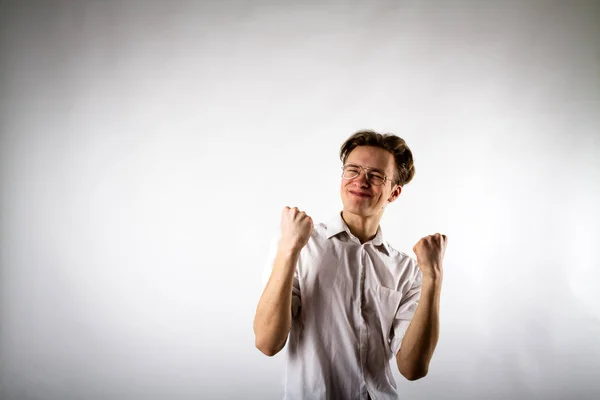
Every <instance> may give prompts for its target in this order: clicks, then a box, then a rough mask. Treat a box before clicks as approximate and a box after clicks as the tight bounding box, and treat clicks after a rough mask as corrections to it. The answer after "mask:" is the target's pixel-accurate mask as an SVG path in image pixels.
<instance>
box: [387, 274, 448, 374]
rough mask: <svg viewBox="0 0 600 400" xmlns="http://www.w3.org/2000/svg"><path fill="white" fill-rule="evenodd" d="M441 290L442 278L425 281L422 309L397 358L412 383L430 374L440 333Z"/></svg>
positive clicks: (420, 303) (410, 326) (400, 368)
mask: <svg viewBox="0 0 600 400" xmlns="http://www.w3.org/2000/svg"><path fill="white" fill-rule="evenodd" d="M441 287H442V277H441V276H437V277H423V285H422V288H421V297H420V299H419V305H418V306H417V310H416V311H415V315H414V317H413V319H412V321H411V323H410V325H409V327H408V329H407V330H406V334H405V335H404V338H403V339H402V346H401V348H400V351H399V352H398V355H397V356H396V362H397V365H398V369H399V370H400V373H402V375H404V376H405V377H406V378H407V379H409V380H415V379H419V378H422V377H424V376H425V375H427V372H428V370H429V362H430V361H431V358H432V356H433V352H434V350H435V347H436V345H437V341H438V337H439V331H440V318H439V315H440V294H441Z"/></svg>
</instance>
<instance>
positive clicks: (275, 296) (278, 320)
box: [254, 246, 300, 357]
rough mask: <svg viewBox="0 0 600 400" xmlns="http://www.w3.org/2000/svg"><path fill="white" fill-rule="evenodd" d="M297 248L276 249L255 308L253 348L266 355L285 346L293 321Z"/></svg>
mask: <svg viewBox="0 0 600 400" xmlns="http://www.w3.org/2000/svg"><path fill="white" fill-rule="evenodd" d="M299 254H300V252H299V251H294V250H285V249H282V248H281V246H280V247H279V248H278V250H277V255H276V256H275V262H274V263H273V270H272V272H271V276H270V278H269V281H268V282H267V285H266V286H265V289H264V291H263V293H262V296H261V297H260V300H259V302H258V307H257V308H256V316H255V317H254V335H255V338H256V348H257V349H259V350H260V351H261V352H263V353H264V354H266V355H267V356H269V357H272V356H274V355H275V354H277V353H279V351H280V350H281V349H282V348H283V346H285V342H286V341H287V336H288V333H289V332H290V328H291V325H292V284H293V281H294V271H295V269H296V262H297V261H298V256H299Z"/></svg>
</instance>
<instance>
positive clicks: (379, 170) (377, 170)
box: [346, 163, 385, 175]
mask: <svg viewBox="0 0 600 400" xmlns="http://www.w3.org/2000/svg"><path fill="white" fill-rule="evenodd" d="M346 165H353V166H355V167H360V166H361V165H358V164H355V163H347V164H346ZM363 168H365V167H363ZM366 168H369V169H370V170H371V171H375V172H379V173H380V174H382V175H385V171H383V170H381V169H379V168H371V167H366Z"/></svg>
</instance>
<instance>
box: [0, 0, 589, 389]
mask: <svg viewBox="0 0 600 400" xmlns="http://www.w3.org/2000/svg"><path fill="white" fill-rule="evenodd" d="M599 3H600V2H598V1H587V2H586V1H567V0H565V1H431V2H426V1H419V2H417V1H395V2H392V1H389V2H355V3H351V2H342V1H336V2H319V3H317V2H314V3H312V2H303V3H300V2H275V1H270V2H260V1H254V2H251V1H246V2H244V1H237V2H231V1H221V2H216V1H215V2H199V1H197V2H192V1H188V2H184V1H172V2H168V1H166V0H165V1H160V2H159V1H109V0H107V1H87V2H83V1H80V2H76V1H39V2H31V1H0V40H1V42H0V46H1V47H0V50H1V52H0V57H1V59H0V129H1V137H0V163H1V164H0V166H1V170H0V172H1V181H0V182H1V187H0V201H1V203H0V205H1V208H0V211H1V214H0V218H1V219H0V229H1V231H0V234H1V237H0V238H1V242H0V261H1V269H0V398H1V399H2V400H29V399H32V400H33V399H44V400H69V399H115V400H116V399H119V400H121V399H123V400H125V399H127V400H130V399H140V400H142V399H143V400H151V399H232V398H238V399H251V398H257V399H258V398H260V399H275V398H278V397H279V396H280V394H281V382H282V378H283V367H284V365H285V364H284V355H283V353H280V354H279V355H277V356H276V357H274V358H268V357H265V356H263V355H261V354H260V353H259V352H258V350H256V349H255V348H254V336H253V333H252V320H253V316H254V310H255V307H256V303H257V301H258V296H259V295H260V292H261V290H262V288H261V273H262V269H263V267H264V263H265V260H266V253H267V247H268V243H269V240H270V238H271V237H272V236H273V235H274V234H275V233H276V231H277V229H278V222H279V214H280V210H281V209H282V208H283V206H285V205H291V206H294V205H295V206H299V207H300V208H302V209H304V210H306V211H307V212H308V213H309V214H310V215H312V216H313V217H314V218H315V220H317V221H322V220H327V219H329V218H331V216H332V215H333V214H334V213H335V212H337V211H338V210H339V209H340V208H341V201H340V199H339V189H338V185H339V179H340V178H339V172H340V170H339V167H340V163H339V160H338V158H337V151H338V148H339V146H340V144H341V143H342V142H343V140H344V139H345V138H346V137H347V136H349V135H350V134H351V133H352V132H353V131H355V130H357V129H360V128H373V129H377V130H382V131H390V132H394V133H396V134H398V135H400V136H402V137H404V138H405V139H406V140H407V142H408V144H409V146H411V148H412V150H413V152H414V154H415V161H416V170H417V174H416V176H415V180H414V181H413V182H412V183H411V184H410V185H408V186H406V188H405V190H404V192H403V195H402V196H401V197H400V199H399V200H398V201H397V202H396V203H395V204H393V205H392V206H390V207H389V209H388V211H387V212H386V215H385V216H384V219H383V221H382V226H383V229H384V231H385V233H386V236H387V239H388V240H389V241H390V242H391V243H392V244H393V245H394V246H395V247H397V248H398V249H401V250H404V251H406V252H409V253H410V254H412V252H411V249H412V246H413V245H414V243H415V242H416V241H417V240H418V239H419V238H420V237H422V236H424V235H427V234H431V233H435V232H436V231H440V232H444V233H446V234H447V235H448V236H449V248H448V251H447V255H446V264H445V269H446V275H445V281H444V288H443V296H442V309H441V311H442V321H441V322H442V328H441V338H440V341H439V344H438V349H437V352H436V354H435V356H434V359H433V361H432V365H431V371H430V374H429V376H428V377H426V378H425V379H423V380H421V381H418V382H414V383H410V382H407V381H405V380H404V379H402V378H401V377H400V375H399V374H398V373H397V372H396V373H395V375H396V377H397V380H398V387H399V392H400V393H401V397H402V398H406V399H432V398H435V399H592V398H598V397H599V396H600V382H599V378H600V295H599V294H598V293H599V292H600V290H599V282H600V255H599V250H598V248H599V246H598V244H599V243H600V229H599V225H600V224H599V221H600V211H599V207H598V204H600V137H599V136H600V135H599V132H600V28H599V25H600V4H599ZM317 4H318V5H317Z"/></svg>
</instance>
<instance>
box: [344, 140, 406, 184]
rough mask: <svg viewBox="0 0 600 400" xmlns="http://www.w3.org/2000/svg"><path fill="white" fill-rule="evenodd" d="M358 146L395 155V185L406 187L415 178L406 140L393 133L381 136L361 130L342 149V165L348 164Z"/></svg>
mask: <svg viewBox="0 0 600 400" xmlns="http://www.w3.org/2000/svg"><path fill="white" fill-rule="evenodd" d="M358 146H374V147H379V148H382V149H384V150H387V151H389V152H390V153H392V154H393V155H394V160H395V161H396V173H395V174H394V175H395V177H394V183H395V184H397V185H400V186H404V185H406V184H407V183H408V182H410V181H411V180H412V178H413V177H414V176H415V165H414V163H413V156H412V152H411V151H410V149H409V148H408V146H407V145H406V142H405V141H404V139H402V138H400V137H398V136H396V135H393V134H391V133H384V134H381V133H377V132H375V131H372V130H368V129H365V130H360V131H358V132H356V133H354V134H353V135H352V136H350V137H349V138H348V139H347V140H346V141H345V142H344V144H343V145H342V147H341V148H340V160H342V163H346V159H347V158H348V156H349V155H350V153H351V152H352V150H354V149H355V148H356V147H358Z"/></svg>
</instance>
